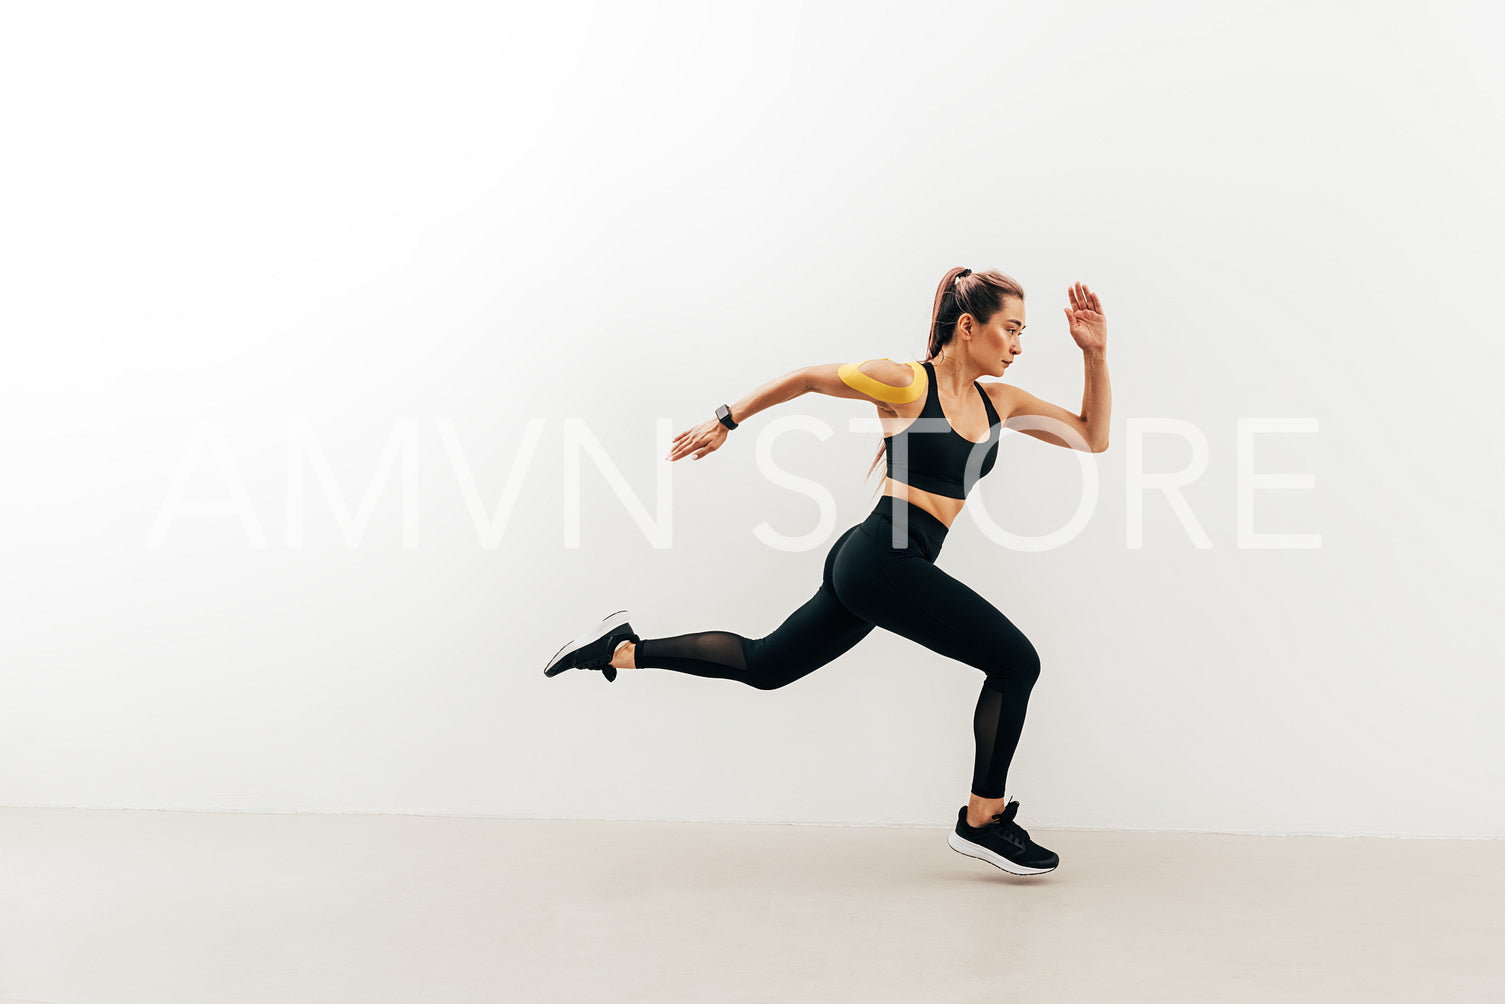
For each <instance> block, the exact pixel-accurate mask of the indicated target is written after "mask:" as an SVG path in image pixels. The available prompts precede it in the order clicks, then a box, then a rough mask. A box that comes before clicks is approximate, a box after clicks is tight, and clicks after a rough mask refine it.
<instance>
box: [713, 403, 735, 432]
mask: <svg viewBox="0 0 1505 1004" xmlns="http://www.w3.org/2000/svg"><path fill="white" fill-rule="evenodd" d="M716 417H717V418H719V419H721V424H722V425H724V426H726V427H727V428H728V429H735V428H736V427H737V423H736V422H733V421H732V409H730V408H728V407H727V406H726V405H724V404H723V405H721V406H720V407H718V408H717V409H716Z"/></svg>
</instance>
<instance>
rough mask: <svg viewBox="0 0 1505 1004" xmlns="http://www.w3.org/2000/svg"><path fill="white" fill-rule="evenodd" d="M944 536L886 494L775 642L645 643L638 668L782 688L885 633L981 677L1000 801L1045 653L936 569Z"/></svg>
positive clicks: (983, 766) (976, 728) (700, 638)
mask: <svg viewBox="0 0 1505 1004" xmlns="http://www.w3.org/2000/svg"><path fill="white" fill-rule="evenodd" d="M906 520H907V523H908V527H907V536H906V534H905V528H904V527H903V526H902V524H903V523H904V522H905V521H906ZM896 523H898V524H901V525H900V526H899V527H898V528H896V526H895V524H896ZM896 533H897V537H895V534H896ZM945 539H946V524H944V523H942V522H941V521H940V520H939V519H937V518H936V517H935V516H933V515H931V514H930V513H928V512H926V511H925V510H924V509H921V508H920V507H919V506H917V505H914V504H912V503H910V502H905V501H903V500H901V499H896V498H894V497H893V496H892V495H883V496H880V497H879V499H878V505H877V507H876V508H874V509H873V511H872V512H871V513H869V514H868V517H867V519H865V520H863V521H862V522H861V523H858V524H857V525H856V526H854V527H852V528H851V529H849V530H847V531H846V532H845V533H843V534H842V535H841V536H840V537H839V538H837V540H836V543H835V544H834V545H832V547H831V551H830V553H829V554H827V555H826V566H825V571H824V573H823V575H822V576H821V583H820V588H819V589H817V590H816V591H815V595H814V596H812V597H810V599H809V600H807V601H806V602H805V604H804V606H802V607H800V608H799V609H798V610H796V611H794V613H792V614H790V615H789V616H788V617H787V618H785V620H784V623H782V624H780V625H779V626H778V628H776V629H775V630H774V631H773V633H771V634H769V635H766V636H765V637H762V638H744V637H743V636H742V635H739V634H734V633H733V632H730V631H698V632H695V633H693V634H682V635H675V636H673V637H671V638H644V639H642V640H641V641H639V642H638V643H637V646H636V650H635V661H636V664H637V666H638V667H639V668H641V669H669V670H674V671H676V672H680V673H690V674H693V675H695V676H708V677H716V678H719V679H724V680H736V681H738V682H739V683H745V684H747V685H748V686H750V687H756V688H758V689H759V690H776V689H778V688H779V687H784V686H788V685H789V684H791V683H793V682H794V681H795V680H798V679H799V678H800V677H802V676H806V675H808V674H810V673H812V672H814V671H815V670H817V669H819V668H820V667H822V666H824V665H826V664H827V663H828V662H830V661H832V660H833V659H835V658H836V657H837V656H839V655H841V654H842V653H843V652H845V651H847V650H848V649H850V648H851V647H852V646H853V645H856V644H857V643H858V642H859V641H861V640H862V639H863V638H866V637H867V635H868V632H870V631H872V630H873V628H874V627H883V628H887V629H888V630H889V631H892V632H894V633H895V634H899V635H903V636H904V637H905V638H908V639H910V640H911V641H915V642H918V643H920V644H921V645H924V646H925V647H926V648H928V649H931V650H933V651H936V652H939V653H940V654H941V655H944V656H948V657H949V658H952V659H957V660H959V661H961V662H964V663H966V664H967V665H969V666H975V667H977V668H978V669H980V670H982V671H983V673H984V674H985V675H984V677H983V681H982V692H981V693H980V694H979V695H978V697H977V710H976V711H975V712H974V714H973V716H972V733H973V736H974V737H975V738H976V740H977V758H976V760H975V761H974V762H973V767H972V794H974V795H977V796H978V797H980V798H1002V797H1003V796H1004V784H1005V782H1006V781H1007V780H1008V771H1009V762H1010V761H1011V760H1013V758H1014V750H1015V748H1016V747H1017V746H1018V745H1019V734H1020V732H1021V731H1022V730H1023V728H1024V711H1025V706H1026V705H1027V704H1028V703H1029V695H1030V690H1031V689H1032V688H1033V687H1034V685H1035V680H1036V679H1038V678H1039V676H1040V656H1039V654H1038V653H1037V652H1036V651H1035V646H1034V645H1032V644H1030V641H1029V639H1028V638H1026V637H1025V636H1024V635H1023V634H1022V633H1021V632H1020V631H1019V629H1018V628H1017V627H1015V626H1014V625H1013V623H1012V622H1011V621H1010V620H1009V619H1008V618H1007V617H1005V616H1004V615H1003V614H1002V612H1000V611H999V609H998V608H997V607H995V606H993V604H991V603H989V602H988V601H987V600H985V599H983V597H981V596H979V595H978V594H977V593H976V592H975V591H974V590H973V589H972V588H971V587H969V586H967V585H965V584H964V583H962V582H959V581H958V580H956V579H954V578H952V577H951V576H950V575H948V574H946V573H945V572H943V571H941V570H940V569H939V568H937V567H935V559H936V556H937V555H939V554H940V550H941V543H942V541H944V540H945ZM896 541H897V543H896Z"/></svg>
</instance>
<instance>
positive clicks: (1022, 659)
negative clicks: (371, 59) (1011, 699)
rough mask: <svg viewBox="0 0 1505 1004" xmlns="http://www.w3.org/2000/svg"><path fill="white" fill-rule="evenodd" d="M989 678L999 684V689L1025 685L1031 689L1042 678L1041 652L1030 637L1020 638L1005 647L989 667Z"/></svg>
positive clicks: (1024, 686)
mask: <svg viewBox="0 0 1505 1004" xmlns="http://www.w3.org/2000/svg"><path fill="white" fill-rule="evenodd" d="M988 679H989V680H990V681H991V682H992V683H994V684H997V685H999V686H998V687H997V689H1000V690H1001V689H1004V687H1005V686H1007V687H1023V688H1024V689H1025V690H1029V689H1030V688H1032V687H1033V686H1034V685H1035V681H1036V680H1038V679H1040V653H1039V652H1037V651H1036V650H1035V646H1034V645H1033V644H1031V643H1030V641H1029V639H1028V638H1020V639H1019V640H1018V643H1017V644H1014V645H1009V646H1006V647H1004V648H1003V649H1002V650H1001V651H1000V652H999V653H998V657H997V658H996V659H994V660H993V662H992V663H991V665H990V666H989V667H988Z"/></svg>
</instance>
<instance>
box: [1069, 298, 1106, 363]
mask: <svg viewBox="0 0 1505 1004" xmlns="http://www.w3.org/2000/svg"><path fill="white" fill-rule="evenodd" d="M1066 293H1067V295H1068V296H1070V297H1071V306H1070V307H1063V308H1062V309H1063V310H1065V311H1066V323H1067V324H1068V325H1069V326H1070V330H1071V337H1072V339H1073V340H1074V341H1075V342H1076V343H1077V345H1078V346H1079V347H1080V348H1081V350H1082V351H1083V352H1106V351H1107V349H1108V319H1107V318H1106V317H1104V316H1103V305H1102V303H1101V302H1100V301H1099V300H1098V298H1097V294H1096V293H1094V292H1092V290H1090V289H1088V288H1087V287H1086V286H1084V285H1082V284H1081V283H1079V282H1078V283H1075V284H1073V285H1072V286H1071V287H1069V288H1068V289H1067V290H1066Z"/></svg>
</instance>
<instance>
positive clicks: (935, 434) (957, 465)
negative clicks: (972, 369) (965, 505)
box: [883, 362, 1003, 499]
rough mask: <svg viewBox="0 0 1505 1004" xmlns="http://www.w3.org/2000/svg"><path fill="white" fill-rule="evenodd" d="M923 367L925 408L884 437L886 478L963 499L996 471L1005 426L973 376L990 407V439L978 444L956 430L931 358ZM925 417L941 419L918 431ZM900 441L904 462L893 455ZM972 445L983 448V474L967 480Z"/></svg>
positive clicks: (984, 404)
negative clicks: (886, 455)
mask: <svg viewBox="0 0 1505 1004" xmlns="http://www.w3.org/2000/svg"><path fill="white" fill-rule="evenodd" d="M924 366H925V379H926V382H927V383H928V386H927V387H926V388H925V407H924V408H923V409H922V410H921V411H920V414H919V417H918V418H916V419H915V421H913V422H911V423H909V425H906V426H905V427H904V428H903V429H901V430H899V432H897V433H895V434H894V435H892V436H884V437H883V442H884V443H885V444H887V451H888V476H889V477H891V478H893V479H894V480H895V481H899V482H902V483H903V484H906V485H909V486H910V487H912V488H918V489H920V490H921V491H927V492H934V493H935V494H937V495H944V496H946V497H947V498H953V499H965V498H966V497H967V493H968V492H970V491H971V490H972V486H973V485H975V484H976V483H977V482H978V480H979V479H981V478H982V477H983V476H984V475H986V474H987V473H988V472H989V471H991V470H992V469H993V463H994V461H996V460H997V459H998V441H999V439H1000V438H1002V436H1003V426H1002V423H1001V422H999V420H998V412H997V411H995V410H994V409H993V402H992V400H991V399H989V397H988V392H987V391H985V390H983V389H982V385H981V384H980V383H978V382H977V381H976V380H973V381H972V386H973V387H976V388H977V393H979V394H981V395H982V403H983V407H985V408H986V409H987V411H988V438H987V439H984V440H982V441H981V442H978V443H974V442H972V440H970V439H968V438H967V437H965V436H963V435H962V434H961V433H959V432H957V431H956V430H955V429H953V428H952V427H951V421H950V419H948V418H946V413H945V412H944V411H942V410H941V396H940V392H939V391H937V390H936V387H935V367H933V366H931V365H930V363H929V362H926V363H924ZM923 418H929V419H940V422H933V421H932V422H926V423H925V424H924V425H922V426H920V430H915V426H916V425H917V424H918V423H919V420H920V419H923ZM901 442H902V446H901V448H902V449H904V450H905V451H906V452H905V462H904V463H899V462H898V461H897V460H896V459H895V449H894V447H895V444H896V443H901ZM974 449H976V450H983V451H985V453H984V455H983V459H982V467H981V469H980V473H977V474H975V475H974V476H973V477H972V478H971V479H970V480H965V478H964V476H965V474H966V472H967V459H968V458H969V457H971V456H972V451H973V450H974ZM964 482H965V483H964Z"/></svg>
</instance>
